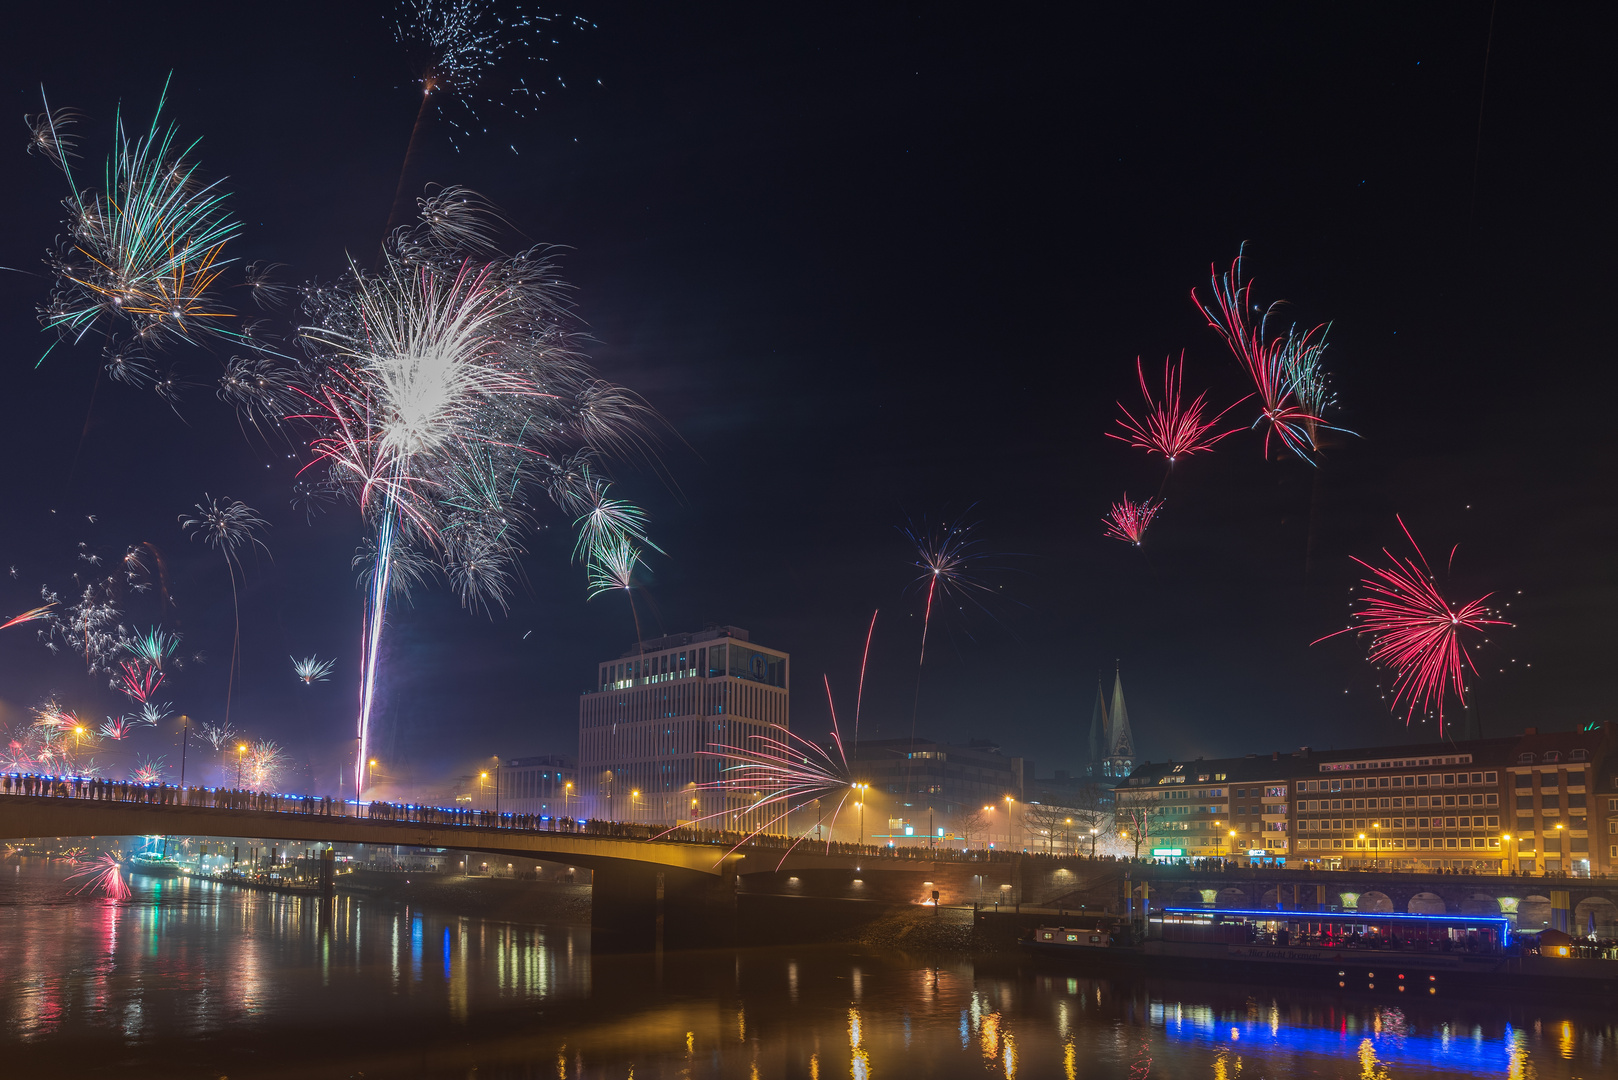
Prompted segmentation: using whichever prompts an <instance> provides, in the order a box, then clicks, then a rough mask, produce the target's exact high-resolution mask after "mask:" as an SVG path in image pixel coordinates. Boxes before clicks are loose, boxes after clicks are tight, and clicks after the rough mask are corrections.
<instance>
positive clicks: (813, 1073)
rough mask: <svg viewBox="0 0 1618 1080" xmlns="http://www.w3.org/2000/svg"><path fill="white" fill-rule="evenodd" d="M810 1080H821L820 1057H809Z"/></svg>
mask: <svg viewBox="0 0 1618 1080" xmlns="http://www.w3.org/2000/svg"><path fill="white" fill-rule="evenodd" d="M809 1080H820V1055H819V1054H810V1055H809Z"/></svg>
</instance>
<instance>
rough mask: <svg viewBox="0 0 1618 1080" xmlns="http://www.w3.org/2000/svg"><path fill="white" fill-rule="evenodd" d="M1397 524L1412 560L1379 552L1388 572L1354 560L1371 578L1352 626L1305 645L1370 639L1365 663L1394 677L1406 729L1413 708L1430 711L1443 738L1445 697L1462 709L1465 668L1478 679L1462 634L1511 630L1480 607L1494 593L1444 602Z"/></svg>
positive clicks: (1419, 554) (1396, 703) (1401, 522)
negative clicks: (1346, 638) (1492, 628)
mask: <svg viewBox="0 0 1618 1080" xmlns="http://www.w3.org/2000/svg"><path fill="white" fill-rule="evenodd" d="M1396 520H1398V522H1399V528H1400V529H1401V530H1403V531H1404V534H1405V539H1407V540H1409V541H1410V546H1411V547H1412V548H1414V549H1415V552H1416V558H1415V559H1401V558H1399V557H1398V556H1396V555H1394V554H1393V553H1392V552H1391V551H1389V550H1388V549H1387V548H1383V549H1382V554H1384V555H1386V556H1387V557H1388V559H1389V560H1390V561H1391V562H1392V564H1393V565H1392V566H1387V567H1380V566H1372V565H1371V564H1370V563H1368V562H1366V561H1365V560H1364V559H1360V558H1356V559H1355V560H1354V561H1355V562H1357V563H1359V564H1360V565H1361V566H1363V567H1365V569H1367V570H1369V571H1370V572H1371V576H1370V577H1368V578H1363V579H1362V580H1361V582H1360V584H1361V585H1362V586H1364V589H1365V592H1366V596H1365V597H1364V598H1363V600H1362V602H1361V606H1360V609H1359V610H1358V611H1356V612H1354V620H1355V622H1356V623H1357V625H1355V626H1348V627H1345V628H1343V629H1342V630H1339V631H1337V632H1336V633H1333V634H1327V635H1326V637H1323V638H1319V639H1317V640H1316V641H1315V642H1312V643H1311V644H1318V643H1319V642H1321V641H1325V640H1327V639H1328V638H1334V637H1337V636H1338V635H1339V634H1348V633H1352V634H1355V635H1358V636H1364V637H1369V638H1370V639H1371V646H1370V649H1369V650H1368V651H1367V654H1366V655H1367V658H1368V659H1369V660H1370V661H1371V662H1372V663H1373V664H1385V665H1387V666H1388V667H1389V668H1391V669H1392V670H1393V672H1394V680H1393V703H1394V707H1395V708H1398V706H1399V704H1400V702H1403V703H1404V704H1405V723H1406V724H1408V723H1409V722H1410V720H1411V718H1412V717H1414V716H1415V713H1416V710H1417V709H1418V708H1419V709H1421V710H1422V711H1423V712H1427V711H1429V710H1431V711H1433V712H1435V713H1436V714H1437V717H1438V732H1439V734H1440V735H1442V734H1443V732H1444V698H1445V696H1446V695H1447V694H1448V692H1449V691H1450V690H1453V691H1454V692H1455V697H1456V698H1457V699H1458V700H1459V701H1460V703H1461V705H1462V706H1463V707H1464V706H1465V705H1466V680H1465V677H1464V672H1465V669H1471V671H1472V672H1473V673H1474V674H1476V672H1477V667H1476V665H1474V664H1473V663H1472V656H1471V654H1470V653H1469V652H1468V651H1467V648H1466V643H1465V642H1464V641H1463V640H1462V639H1461V634H1462V633H1463V632H1464V631H1471V630H1482V629H1483V628H1484V627H1485V626H1510V625H1511V623H1509V622H1507V621H1506V620H1505V619H1500V618H1496V617H1495V613H1494V612H1493V611H1492V610H1491V609H1489V608H1487V607H1485V606H1484V602H1485V601H1486V600H1488V599H1489V597H1490V596H1493V595H1494V594H1493V593H1485V594H1484V595H1482V596H1480V597H1478V598H1477V599H1476V600H1473V601H1471V602H1470V603H1466V604H1451V603H1450V602H1449V601H1448V600H1446V599H1444V597H1443V595H1442V594H1441V593H1440V592H1439V591H1438V586H1437V585H1435V584H1434V583H1433V575H1432V570H1431V569H1430V568H1429V567H1428V565H1427V556H1425V555H1423V554H1422V551H1421V546H1420V545H1419V544H1417V543H1416V539H1415V537H1413V536H1411V535H1410V530H1409V529H1408V528H1406V527H1405V523H1404V519H1403V518H1397V519H1396ZM1418 559H1419V560H1420V564H1419V565H1418V564H1417V560H1418Z"/></svg>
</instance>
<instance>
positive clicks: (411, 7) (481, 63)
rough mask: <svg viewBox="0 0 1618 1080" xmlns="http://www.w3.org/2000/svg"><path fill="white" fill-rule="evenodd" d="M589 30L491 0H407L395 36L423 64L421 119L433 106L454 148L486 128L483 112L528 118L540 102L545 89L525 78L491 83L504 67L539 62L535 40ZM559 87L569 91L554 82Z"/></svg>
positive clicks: (584, 25) (583, 24)
mask: <svg viewBox="0 0 1618 1080" xmlns="http://www.w3.org/2000/svg"><path fill="white" fill-rule="evenodd" d="M592 25H593V24H591V23H589V22H587V21H586V20H584V19H581V18H578V17H577V16H575V17H573V18H571V19H565V18H563V17H561V16H546V15H540V14H537V13H534V12H530V11H524V10H523V9H522V8H521V7H520V6H519V7H515V8H509V9H501V8H499V7H497V6H496V5H495V4H493V3H490V2H488V0H405V2H404V3H401V4H400V5H399V17H398V19H397V20H396V21H395V23H394V27H393V37H394V40H395V41H397V42H399V43H400V44H401V45H403V46H405V48H406V49H407V50H408V51H409V52H410V53H412V54H413V55H414V56H415V58H416V60H417V62H418V63H419V64H420V69H419V70H420V72H421V74H420V76H419V81H420V84H421V95H422V104H421V113H420V115H425V114H426V112H427V110H428V108H429V107H431V108H432V109H433V110H434V111H435V112H436V113H437V114H438V116H439V117H440V118H441V119H443V120H444V122H445V123H446V124H448V125H449V128H450V143H451V145H453V146H454V147H455V149H456V150H459V149H460V148H461V143H462V142H463V141H464V140H465V139H466V137H467V136H468V135H470V134H472V133H474V132H482V131H486V130H487V127H486V124H487V120H486V115H487V114H488V113H490V112H494V111H504V112H507V113H510V114H512V115H515V116H517V117H519V118H526V117H527V116H528V115H530V110H531V109H532V108H533V107H534V106H536V105H537V104H538V103H539V99H540V98H541V97H542V96H544V94H545V88H544V87H542V86H531V85H530V84H529V82H528V80H527V79H526V77H523V76H518V78H517V79H516V81H515V82H511V81H509V80H508V81H504V82H501V83H499V84H495V82H494V80H495V77H496V75H497V73H498V71H499V69H500V68H501V66H502V65H504V64H506V63H508V62H509V63H521V62H525V61H532V60H534V59H536V58H537V57H536V55H535V51H534V50H535V38H536V36H538V35H539V34H552V33H555V32H556V31H557V30H559V29H561V28H562V27H571V28H572V29H575V30H582V29H586V28H589V27H590V26H592ZM552 44H555V42H554V40H553V41H552ZM556 84H557V85H558V86H565V85H566V84H565V83H563V82H562V80H561V78H560V77H559V76H558V77H557V80H556ZM417 127H418V128H419V127H420V116H418V118H417ZM512 149H513V151H515V149H516V148H515V147H513V148H512Z"/></svg>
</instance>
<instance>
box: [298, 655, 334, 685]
mask: <svg viewBox="0 0 1618 1080" xmlns="http://www.w3.org/2000/svg"><path fill="white" fill-rule="evenodd" d="M289 659H291V661H292V673H293V674H294V675H296V676H297V677H298V678H300V679H302V680H303V682H304V685H305V686H313V685H314V684H315V683H317V682H325V681H326V680H327V679H329V678H331V672H332V668H333V667H335V666H336V664H337V661H335V660H322V659H320V657H318V656H306V657H304V658H303V659H302V660H299V659H298V658H297V657H290V658H289Z"/></svg>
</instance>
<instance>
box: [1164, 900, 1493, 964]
mask: <svg viewBox="0 0 1618 1080" xmlns="http://www.w3.org/2000/svg"><path fill="white" fill-rule="evenodd" d="M1152 923H1153V924H1155V925H1154V929H1156V930H1157V934H1156V936H1158V937H1160V938H1162V940H1164V941H1185V942H1206V943H1224V944H1230V945H1264V946H1273V947H1277V948H1317V949H1318V948H1325V949H1387V950H1403V951H1406V952H1460V953H1501V952H1504V951H1505V950H1506V948H1507V947H1508V946H1509V945H1510V944H1511V926H1510V924H1509V923H1508V922H1507V921H1506V920H1505V919H1504V918H1501V917H1498V916H1488V915H1395V914H1387V915H1382V914H1371V913H1369V912H1356V911H1237V910H1221V909H1214V908H1165V909H1163V915H1162V917H1161V918H1157V917H1154V918H1153V919H1152Z"/></svg>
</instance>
